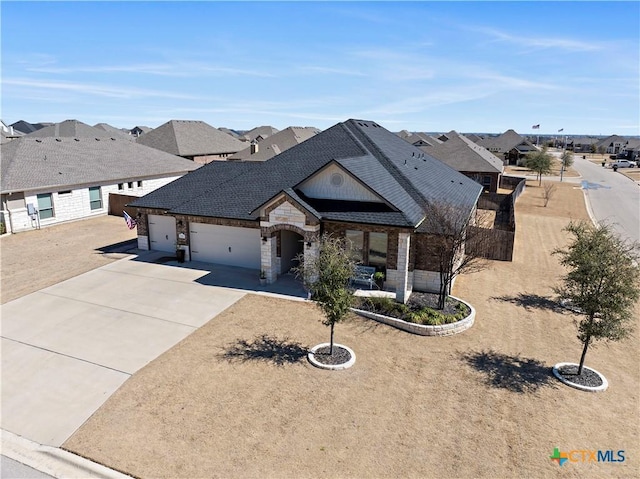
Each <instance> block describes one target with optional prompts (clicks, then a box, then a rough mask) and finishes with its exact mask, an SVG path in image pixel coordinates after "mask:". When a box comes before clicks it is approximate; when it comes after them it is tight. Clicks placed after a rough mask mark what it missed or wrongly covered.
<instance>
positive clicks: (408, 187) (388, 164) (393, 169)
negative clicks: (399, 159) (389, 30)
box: [345, 120, 428, 207]
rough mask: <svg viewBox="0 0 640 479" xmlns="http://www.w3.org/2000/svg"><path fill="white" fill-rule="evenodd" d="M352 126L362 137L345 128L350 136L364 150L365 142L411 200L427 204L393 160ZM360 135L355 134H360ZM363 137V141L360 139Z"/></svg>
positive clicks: (425, 199)
mask: <svg viewBox="0 0 640 479" xmlns="http://www.w3.org/2000/svg"><path fill="white" fill-rule="evenodd" d="M355 121H356V120H347V122H345V123H349V122H355ZM354 128H355V129H356V130H357V131H358V132H359V133H360V135H362V137H363V138H362V139H360V138H357V137H356V135H355V134H354V133H352V132H351V131H350V129H348V128H347V130H348V131H349V132H350V134H351V136H353V137H354V139H355V140H356V141H359V142H360V144H361V145H362V147H363V148H365V150H367V147H365V146H364V143H365V142H366V144H367V146H368V147H369V150H368V151H371V152H372V153H373V156H375V158H376V159H377V160H378V161H379V162H380V164H381V165H382V167H383V168H384V169H385V170H387V171H388V172H389V173H390V174H391V176H392V177H393V178H394V179H395V180H396V181H397V182H398V183H399V184H400V185H401V186H402V187H403V188H404V189H405V191H406V192H407V193H409V196H411V197H412V198H413V200H414V201H416V202H417V203H418V205H420V206H421V207H422V206H424V205H425V204H427V203H428V200H427V198H426V197H425V196H424V195H423V194H422V193H420V191H418V189H417V188H416V187H415V186H414V185H413V184H412V183H411V181H409V179H408V178H407V177H406V176H405V175H404V174H403V173H402V172H401V171H400V169H399V168H398V167H397V166H396V165H395V164H394V163H393V161H392V160H391V159H390V158H389V157H388V156H387V155H385V153H384V152H383V151H382V150H381V149H380V148H379V147H378V145H376V144H375V142H373V140H371V138H369V137H368V136H367V135H366V134H365V133H364V131H362V130H360V129H359V128H357V127H356V126H355V125H354ZM360 135H357V136H360ZM363 139H364V141H362V140H363ZM416 197H417V198H416ZM418 199H419V201H418Z"/></svg>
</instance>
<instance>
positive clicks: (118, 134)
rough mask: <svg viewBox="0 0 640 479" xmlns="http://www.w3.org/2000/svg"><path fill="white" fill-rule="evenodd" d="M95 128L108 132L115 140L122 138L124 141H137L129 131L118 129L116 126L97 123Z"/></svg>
mask: <svg viewBox="0 0 640 479" xmlns="http://www.w3.org/2000/svg"><path fill="white" fill-rule="evenodd" d="M93 127H94V128H97V129H99V130H103V131H106V132H107V133H110V134H111V135H112V136H114V137H115V138H121V139H123V140H129V141H133V140H134V139H135V137H133V136H132V135H131V133H130V132H129V130H126V129H124V130H123V129H122V128H116V127H115V126H111V125H109V124H108V123H96V124H95V125H93Z"/></svg>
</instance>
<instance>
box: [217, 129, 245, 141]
mask: <svg viewBox="0 0 640 479" xmlns="http://www.w3.org/2000/svg"><path fill="white" fill-rule="evenodd" d="M218 130H220V131H221V132H222V133H226V134H227V135H231V136H232V137H234V138H235V139H236V140H240V141H246V139H245V138H244V137H243V136H242V135H241V134H240V133H239V132H237V131H236V130H231V129H230V128H225V127H223V126H221V127H219V128H218Z"/></svg>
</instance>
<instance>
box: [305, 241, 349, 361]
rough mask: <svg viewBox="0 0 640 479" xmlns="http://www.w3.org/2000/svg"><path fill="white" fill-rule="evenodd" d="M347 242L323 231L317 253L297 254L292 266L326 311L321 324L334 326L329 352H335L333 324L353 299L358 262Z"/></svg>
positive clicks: (345, 311)
mask: <svg viewBox="0 0 640 479" xmlns="http://www.w3.org/2000/svg"><path fill="white" fill-rule="evenodd" d="M347 246H348V245H347V243H346V240H345V239H343V238H335V237H333V236H330V235H327V234H324V235H323V236H322V237H321V238H320V246H319V251H318V255H317V256H315V257H313V258H309V257H307V258H305V256H304V254H300V255H298V257H297V259H298V261H299V264H298V266H296V267H295V268H293V272H294V273H295V274H296V275H297V276H298V277H301V278H302V280H303V281H304V284H305V287H306V288H307V290H308V291H309V292H310V293H311V297H312V299H313V300H315V301H316V302H317V304H318V306H319V307H320V309H321V310H322V312H323V313H324V315H325V320H324V321H323V322H322V324H324V325H325V326H330V327H331V341H330V347H329V354H333V330H334V327H335V325H336V323H339V322H340V321H342V320H343V319H344V318H345V316H346V315H347V313H349V308H350V307H351V304H352V302H353V290H352V289H351V288H349V280H350V279H351V278H352V277H353V275H354V272H355V267H356V263H355V261H354V260H353V259H352V258H351V256H350V254H349V249H348V248H347Z"/></svg>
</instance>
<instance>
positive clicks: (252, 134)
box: [242, 126, 278, 141]
mask: <svg viewBox="0 0 640 479" xmlns="http://www.w3.org/2000/svg"><path fill="white" fill-rule="evenodd" d="M276 133H278V129H277V128H274V127H272V126H258V127H256V128H254V129H253V130H249V131H247V132H246V133H245V134H244V135H242V138H243V139H244V141H262V140H264V139H265V138H268V137H270V136H271V135H275V134H276Z"/></svg>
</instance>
